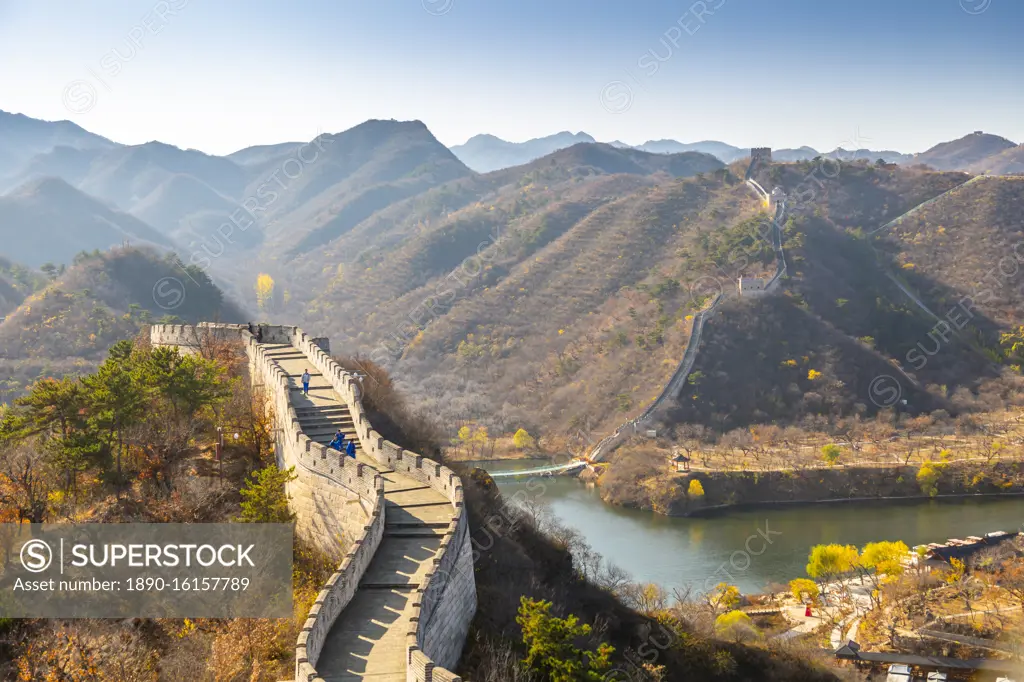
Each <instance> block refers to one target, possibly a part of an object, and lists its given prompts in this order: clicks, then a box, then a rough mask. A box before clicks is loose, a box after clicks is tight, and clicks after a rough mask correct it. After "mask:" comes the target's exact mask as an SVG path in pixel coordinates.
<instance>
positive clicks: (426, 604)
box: [150, 324, 477, 682]
mask: <svg viewBox="0 0 1024 682" xmlns="http://www.w3.org/2000/svg"><path fill="white" fill-rule="evenodd" d="M261 328H262V331H263V343H262V344H260V343H257V342H256V339H255V337H253V335H252V334H251V333H250V332H249V329H248V327H247V326H246V325H226V324H200V325H197V326H195V327H192V326H188V325H154V326H153V327H152V328H151V331H150V340H151V343H153V344H154V345H163V346H178V347H179V348H181V349H182V350H183V351H184V352H195V351H196V350H198V349H199V348H201V347H202V343H203V341H204V339H207V338H215V339H218V340H233V341H239V342H240V343H242V344H243V346H244V347H245V350H246V354H247V356H248V358H249V365H250V370H251V372H252V378H253V383H254V384H262V386H263V388H264V391H265V393H266V396H267V401H268V403H269V407H270V408H271V409H272V410H273V412H274V416H275V422H276V429H275V451H276V455H277V460H278V465H279V466H280V467H282V468H288V467H293V466H294V467H295V472H296V475H297V479H296V481H294V482H293V483H292V484H289V490H288V492H289V496H290V497H291V502H290V504H291V505H292V508H293V511H294V512H295V514H296V532H298V533H299V534H300V535H301V536H302V537H304V538H306V539H307V540H309V541H311V542H313V543H314V544H316V545H317V546H319V547H320V548H321V549H323V550H324V551H327V552H329V553H333V554H334V555H336V556H337V555H339V554H341V552H340V550H341V549H342V548H344V553H343V554H341V562H340V565H339V566H338V569H337V571H335V573H334V574H333V575H332V576H331V577H330V579H329V580H328V581H327V584H326V585H324V588H323V589H322V590H321V591H320V593H319V594H318V596H317V598H316V600H315V601H314V603H313V606H312V608H311V609H310V612H309V615H308V617H307V619H306V622H305V623H304V625H303V628H302V631H301V633H300V635H299V638H298V641H297V643H296V651H295V680H296V682H298V681H299V680H301V681H302V682H311V681H315V680H321V675H320V674H319V673H318V671H317V662H318V660H319V658H320V653H321V651H322V649H323V646H324V642H325V640H326V638H327V635H328V633H329V632H330V629H331V626H332V625H333V624H334V622H335V621H336V620H337V619H338V617H339V616H340V615H341V614H342V613H343V612H344V611H345V608H346V607H347V606H348V605H349V603H350V602H351V601H352V599H353V597H354V595H355V593H356V590H357V589H358V586H359V581H360V580H361V579H362V577H363V575H364V574H365V573H366V570H367V567H368V566H369V565H370V563H371V561H372V560H373V557H374V554H375V553H376V551H377V549H378V547H379V546H380V544H381V540H382V537H383V535H384V528H385V518H386V507H385V501H384V483H383V479H382V476H381V475H380V474H379V473H378V471H377V468H375V467H374V465H373V464H372V463H371V464H370V465H367V464H365V463H362V462H357V461H356V460H355V459H352V458H349V457H344V456H341V455H340V453H338V452H336V451H334V450H332V449H330V448H328V447H326V446H324V445H323V444H321V443H317V442H315V441H313V440H311V439H310V438H309V437H308V436H307V435H306V434H305V433H304V432H303V430H302V428H301V427H300V421H299V417H298V414H297V412H296V410H295V407H294V405H293V404H292V401H291V389H292V386H293V384H292V381H291V378H290V377H289V376H288V374H287V373H286V372H285V371H284V370H283V369H282V368H281V366H280V364H279V363H278V362H277V361H276V360H275V359H274V358H273V357H272V355H271V354H270V353H269V352H268V351H267V346H266V345H265V344H288V345H290V346H292V347H293V348H295V349H297V350H299V351H301V352H302V353H303V355H305V357H306V358H307V359H308V361H309V363H310V365H311V366H312V367H315V368H316V370H317V371H318V372H319V373H321V374H322V375H323V377H324V378H325V379H326V380H327V381H328V382H329V383H330V385H331V387H332V388H333V389H334V391H335V392H336V393H337V395H338V396H340V397H341V398H342V400H343V401H344V402H345V404H346V406H347V408H348V411H349V414H350V415H351V417H352V420H353V423H354V428H355V431H356V437H357V438H358V440H359V444H360V446H361V448H362V451H363V453H364V454H365V455H367V456H369V457H370V458H371V460H372V461H373V462H376V463H378V464H379V465H380V466H379V468H380V469H381V470H394V471H395V472H398V473H401V474H403V475H406V476H408V477H410V478H412V479H414V480H416V481H418V482H420V483H422V484H424V485H426V486H428V487H430V488H431V489H433V490H434V491H436V492H437V493H439V494H440V495H441V496H442V497H444V498H445V499H447V500H448V502H449V503H450V504H451V508H452V512H451V516H450V521H449V522H448V526H447V528H445V529H444V531H443V537H442V538H441V542H440V547H439V549H438V550H437V552H436V554H435V556H434V558H433V559H430V560H429V561H430V564H429V566H428V572H427V574H426V577H425V579H424V580H423V581H422V582H421V584H420V585H419V587H418V588H417V589H416V591H415V594H414V596H413V598H412V618H411V619H410V622H411V623H412V626H410V628H409V632H407V633H405V637H406V652H405V653H406V656H405V659H406V660H405V664H406V670H407V680H409V681H410V682H439V681H448V680H459V679H460V678H459V677H458V676H456V675H455V674H454V673H451V672H450V671H449V670H448V668H452V667H454V666H455V665H456V664H457V663H458V660H459V657H460V655H461V652H462V647H463V645H464V643H465V639H466V635H467V633H468V631H469V624H470V622H471V621H472V619H473V615H474V614H475V612H476V604H477V601H476V583H475V579H474V573H473V557H472V548H471V546H470V536H469V520H468V516H467V512H466V508H465V502H464V498H463V489H462V481H461V479H460V478H459V477H458V476H457V475H456V474H455V472H454V471H452V470H451V469H449V468H448V467H446V466H444V465H442V464H440V463H438V462H435V461H434V460H431V459H429V458H426V457H423V456H422V455H419V454H416V453H413V452H410V451H408V450H403V449H402V448H401V447H399V446H398V445H396V444H394V443H392V442H390V441H388V440H386V439H384V438H383V437H382V436H381V435H380V434H379V433H378V432H377V431H375V430H374V429H373V426H372V424H371V423H370V421H369V419H368V417H367V414H366V410H365V409H364V407H363V405H362V402H361V400H360V397H359V396H360V391H359V385H358V381H357V380H356V379H355V377H353V376H352V375H351V374H349V373H348V372H346V371H345V370H344V369H343V368H342V367H341V366H340V365H338V363H336V362H335V361H334V360H332V359H331V357H330V355H329V354H328V353H327V352H325V349H326V348H329V343H328V341H327V339H325V338H312V337H310V336H308V335H307V334H306V333H305V332H303V331H302V330H301V329H299V328H298V327H291V326H280V325H262V327H261ZM324 672H325V674H326V672H327V671H324Z"/></svg>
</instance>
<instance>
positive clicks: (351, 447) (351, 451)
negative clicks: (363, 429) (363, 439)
mask: <svg viewBox="0 0 1024 682" xmlns="http://www.w3.org/2000/svg"><path fill="white" fill-rule="evenodd" d="M345 454H346V455H348V456H349V457H351V458H352V459H355V458H356V440H355V438H353V439H352V440H350V441H349V442H348V446H347V447H346V448H345Z"/></svg>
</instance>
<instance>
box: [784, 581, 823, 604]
mask: <svg viewBox="0 0 1024 682" xmlns="http://www.w3.org/2000/svg"><path fill="white" fill-rule="evenodd" d="M789 591H790V592H792V593H793V596H794V597H796V600H797V601H800V602H802V601H804V599H805V598H806V599H807V600H808V601H810V602H815V601H817V600H818V585H817V584H816V583H815V582H814V581H813V580H808V579H807V578H795V579H794V580H790V581H789Z"/></svg>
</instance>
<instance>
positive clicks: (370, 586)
mask: <svg viewBox="0 0 1024 682" xmlns="http://www.w3.org/2000/svg"><path fill="white" fill-rule="evenodd" d="M419 588H420V583H414V582H404V583H397V582H396V583H392V582H383V583H374V582H361V583H359V589H360V590H410V591H412V590H418V589H419Z"/></svg>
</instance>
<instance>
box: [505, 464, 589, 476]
mask: <svg viewBox="0 0 1024 682" xmlns="http://www.w3.org/2000/svg"><path fill="white" fill-rule="evenodd" d="M586 466H587V462H586V460H583V459H574V460H572V461H571V462H568V463H566V464H551V465H549V466H544V467H537V468H535V469H522V470H520V471H493V472H492V471H488V472H487V473H488V474H490V476H491V478H512V477H514V476H555V475H558V474H568V473H572V472H576V471H579V470H580V469H583V468H584V467H586Z"/></svg>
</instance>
